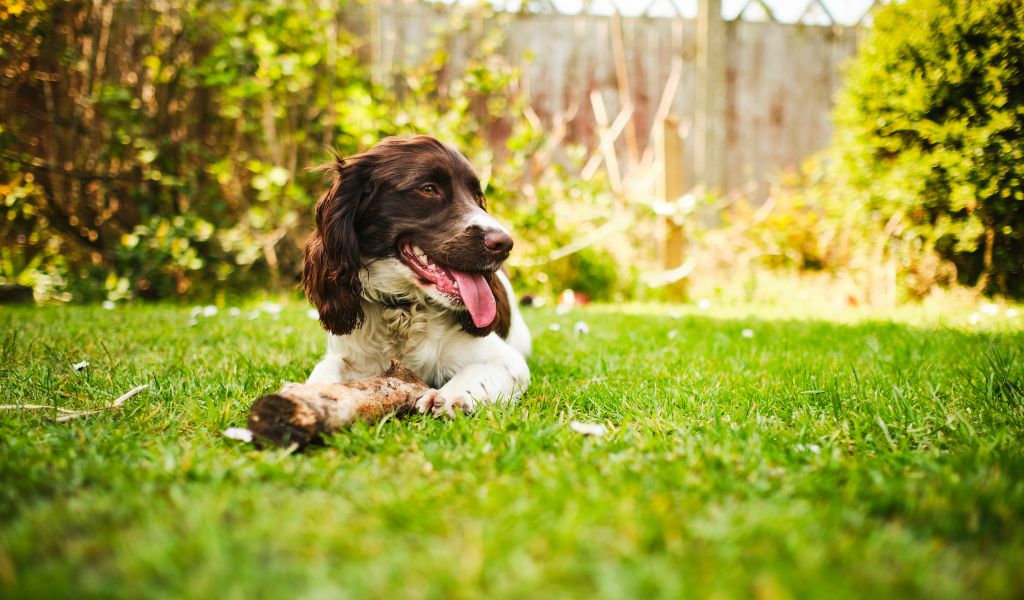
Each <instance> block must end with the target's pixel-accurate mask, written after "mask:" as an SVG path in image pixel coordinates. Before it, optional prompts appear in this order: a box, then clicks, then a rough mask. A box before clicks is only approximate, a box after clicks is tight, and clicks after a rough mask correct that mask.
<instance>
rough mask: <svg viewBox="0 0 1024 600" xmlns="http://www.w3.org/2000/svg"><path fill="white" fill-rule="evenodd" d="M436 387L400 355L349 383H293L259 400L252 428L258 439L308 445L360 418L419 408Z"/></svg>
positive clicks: (251, 418)
mask: <svg viewBox="0 0 1024 600" xmlns="http://www.w3.org/2000/svg"><path fill="white" fill-rule="evenodd" d="M429 389H430V386H428V385H427V384H426V383H424V382H423V380H422V379H420V378H419V377H417V376H416V374H415V373H413V372H412V371H410V370H409V369H407V368H406V367H404V366H403V365H402V364H401V363H399V362H398V361H397V360H394V359H392V360H391V366H390V367H389V368H388V370H387V371H385V372H384V373H382V374H381V375H379V376H377V377H371V378H370V379H360V380H358V381H349V382H346V383H335V384H323V383H290V384H288V385H286V386H284V388H282V389H281V391H279V392H277V393H274V394H267V395H266V396H262V397H261V398H259V399H257V400H256V401H255V402H253V405H252V408H251V409H250V410H249V423H248V425H249V431H251V432H252V434H253V437H254V441H256V442H257V443H258V442H269V443H272V444H274V445H277V446H283V447H287V446H291V445H296V446H297V447H299V448H302V447H304V446H306V445H307V444H309V443H310V442H313V441H314V440H316V439H318V438H319V437H320V436H321V435H324V434H329V433H333V432H335V431H339V430H341V429H344V428H345V427H348V426H349V425H351V424H352V423H354V422H356V421H366V422H374V421H379V420H380V419H382V418H384V417H385V416H387V415H389V414H393V413H403V412H408V411H410V410H413V408H414V407H415V404H416V400H417V399H419V397H420V396H422V395H423V394H425V393H426V392H427V390H429Z"/></svg>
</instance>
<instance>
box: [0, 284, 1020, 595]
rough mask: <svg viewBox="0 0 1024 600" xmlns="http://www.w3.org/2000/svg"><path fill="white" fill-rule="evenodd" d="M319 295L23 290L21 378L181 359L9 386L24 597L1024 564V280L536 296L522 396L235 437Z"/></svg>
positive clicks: (463, 588) (953, 586) (835, 588)
mask: <svg viewBox="0 0 1024 600" xmlns="http://www.w3.org/2000/svg"><path fill="white" fill-rule="evenodd" d="M275 304H280V305H279V306H278V307H277V308H275ZM307 309H308V307H307V305H305V304H303V303H300V302H295V301H285V302H283V303H270V304H261V303H259V302H253V303H249V304H245V305H239V307H238V310H237V311H233V310H231V307H230V306H223V307H219V309H218V310H216V311H212V310H205V311H204V310H203V309H202V307H200V310H199V311H198V312H195V311H193V310H192V309H191V308H190V307H173V306H166V305H142V304H128V305H117V306H115V307H114V308H113V309H112V310H104V309H103V308H102V307H100V306H94V307H53V308H16V309H11V308H4V309H2V312H0V323H2V325H3V329H4V331H6V332H7V333H6V334H4V338H3V340H2V341H3V346H2V349H0V352H2V357H3V362H2V365H3V366H2V373H0V382H2V385H3V389H4V392H5V393H4V395H5V402H8V403H11V402H13V403H30V402H31V403H40V404H55V405H58V406H62V407H68V408H75V409H85V408H95V407H97V406H100V405H103V404H105V403H107V402H109V401H111V400H113V399H114V398H116V397H117V396H119V395H121V394H122V393H123V392H125V391H127V390H128V389H131V388H132V387H134V386H136V385H139V384H142V383H149V384H151V385H152V388H151V389H149V390H146V391H144V392H143V393H141V394H140V395H139V396H137V397H135V398H133V399H132V400H130V401H128V402H127V403H126V405H125V407H124V409H123V411H122V412H112V413H110V414H102V415H97V416H95V417H90V418H87V419H82V420H79V421H76V422H72V423H67V424H56V423H53V422H51V421H50V420H49V418H48V417H50V416H52V415H50V414H47V413H46V412H45V411H44V412H37V411H6V412H4V413H3V414H0V452H2V461H0V515H3V516H2V517H0V591H2V592H3V595H4V596H20V597H41V596H58V595H101V596H111V595H113V596H127V597H133V596H139V595H168V596H191V597H211V596H252V595H271V596H275V595H284V594H295V593H301V594H305V595H314V594H315V595H329V596H358V595H374V596H388V597H393V596H402V597H423V596H431V597H441V596H443V597H447V596H484V595H486V596H498V597H522V596H536V595H544V596H545V597H548V596H556V597H568V596H572V597H578V596H580V595H596V596H600V597H623V596H627V597H638V596H644V597H646V596H679V595H694V596H707V595H710V594H714V593H721V594H725V595H729V596H750V595H757V596H763V597H779V596H786V595H796V596H808V595H810V596H828V597H835V596H846V597H863V596H866V595H876V594H883V595H914V596H929V597H955V596H963V595H968V594H970V595H984V596H992V597H1013V596H1018V595H1019V594H1020V593H1021V591H1022V590H1024V579H1022V575H1021V572H1020V570H1019V569H1017V568H1016V567H1015V566H1014V565H1018V564H1021V561H1022V560H1024V531H1022V529H1021V527H1020V525H1019V523H1020V521H1021V514H1022V504H1024V485H1022V484H1021V481H1022V479H1024V477H1022V476H1024V459H1022V455H1021V452H1020V442H1019V440H1020V438H1021V434H1022V423H1024V420H1022V410H1021V409H1022V400H1024V365H1022V362H1021V359H1022V349H1024V319H1022V318H1021V317H1020V316H1019V314H1018V315H1013V316H1011V314H1012V313H1010V311H1011V310H1013V307H1006V306H1001V307H998V311H997V312H995V313H993V311H992V309H985V311H984V312H982V311H981V310H980V309H967V308H960V309H956V310H949V311H944V312H943V311H938V312H929V310H919V311H915V309H900V310H899V311H895V312H885V313H883V312H878V311H869V310H866V309H858V310H851V311H847V312H844V313H843V314H842V315H829V319H828V320H822V319H821V318H820V315H819V316H815V314H817V313H809V312H808V311H806V310H804V311H801V310H800V308H799V307H791V308H788V309H762V308H754V307H718V306H713V305H707V304H705V308H700V307H697V306H694V307H685V308H683V307H671V306H659V307H648V306H639V305H627V306H622V307H618V306H590V307H584V308H581V309H576V310H573V311H571V312H569V313H567V314H562V315H556V314H555V312H554V311H553V310H546V309H544V310H540V309H530V310H527V312H526V318H527V321H528V322H529V324H530V326H531V329H532V330H533V332H534V335H535V354H534V356H533V357H532V358H531V368H532V369H533V380H534V382H533V386H532V388H531V389H530V392H529V393H528V394H527V395H526V397H525V398H524V399H523V400H522V401H521V402H520V403H519V404H518V405H515V406H501V407H495V408H492V409H489V410H485V411H483V412H481V413H479V414H476V415H473V416H471V417H468V418H461V419H458V420H456V421H452V422H448V421H436V420H433V419H430V418H424V417H420V416H412V417H408V418H402V419H397V420H394V419H392V420H389V421H387V422H385V423H382V424H379V425H373V426H369V425H360V426H357V427H355V428H353V429H351V430H349V431H346V432H345V433H343V434H340V435H337V436H335V437H333V438H331V439H329V440H328V441H327V444H326V446H325V447H321V448H316V449H312V450H311V451H309V452H306V453H304V454H301V455H287V454H286V453H284V452H281V451H268V452H259V451H255V450H253V449H251V447H249V446H247V445H245V444H241V443H238V442H235V441H232V440H229V439H227V438H225V437H223V436H222V435H221V432H222V431H223V430H224V429H225V428H227V427H229V426H233V425H240V424H242V423H244V419H245V415H246V413H247V410H248V406H249V404H250V403H251V402H252V400H253V399H255V398H256V397H257V396H259V395H261V394H263V393H265V392H266V391H268V390H272V389H275V388H276V387H278V386H280V384H281V382H282V381H294V380H302V379H303V378H304V377H305V375H306V374H307V372H308V370H309V369H310V368H311V367H312V365H313V364H314V362H315V360H316V358H317V355H318V354H319V352H320V351H321V349H322V345H323V339H322V335H321V332H320V330H319V325H318V323H317V322H316V321H315V320H313V319H311V318H310V316H309V315H308V314H307ZM975 312H978V313H979V314H983V315H984V316H983V317H982V318H980V319H979V320H978V322H974V323H972V322H971V318H970V315H972V314H974V313H975ZM940 313H941V314H940ZM579 322H584V323H586V324H587V328H586V332H585V333H584V332H583V331H582V330H581V329H580V328H578V327H575V325H576V324H577V323H579ZM555 324H557V325H559V327H558V328H557V330H553V328H551V327H550V326H551V325H555ZM745 331H750V332H751V333H750V334H749V335H746V334H745V333H744V332H745ZM82 361H88V363H89V365H88V366H87V367H84V368H82V369H81V370H80V371H76V370H75V369H74V368H73V365H75V363H80V362H82ZM574 420H578V421H583V422H588V423H595V424H603V425H604V426H605V427H606V428H607V432H606V433H605V434H604V435H603V436H600V437H585V436H582V435H579V434H578V433H576V432H574V431H573V430H572V429H571V428H570V423H571V422H572V421H574Z"/></svg>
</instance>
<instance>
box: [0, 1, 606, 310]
mask: <svg viewBox="0 0 1024 600" xmlns="http://www.w3.org/2000/svg"><path fill="white" fill-rule="evenodd" d="M368 10H369V9H367V8H365V7H362V6H361V5H360V4H359V3H356V2H354V1H350V2H340V3H335V2H326V3H325V2H321V1H319V0H293V1H287V2H285V1H281V0H271V1H267V0H232V1H227V0H212V1H201V0H172V1H170V2H154V1H152V0H140V1H139V2H130V3H113V4H110V3H107V4H104V3H92V2H82V1H81V0H29V1H19V2H14V3H10V4H8V5H5V7H4V8H0V203H2V204H3V206H4V210H5V212H6V214H5V219H4V221H3V222H2V223H0V238H2V240H3V248H4V250H3V252H2V253H0V283H4V282H16V283H20V284H24V285H32V286H34V287H35V288H36V292H37V295H40V296H43V297H51V298H58V299H62V300H70V299H96V298H109V299H121V298H128V297H145V298H159V297H168V296H201V297H202V296H212V295H216V294H218V293H219V292H222V291H223V290H224V288H236V289H241V290H244V289H245V288H246V287H247V286H259V287H261V288H267V287H271V288H272V287H274V286H275V285H277V284H280V285H281V286H288V285H289V284H291V283H292V282H293V281H294V280H295V278H296V277H297V274H298V273H299V272H300V269H301V261H302V244H303V241H304V239H305V237H306V236H307V235H308V234H309V231H310V228H311V221H312V206H313V204H314V203H315V201H316V198H317V197H318V196H319V195H320V194H321V193H322V192H323V190H324V189H325V186H326V183H325V181H324V178H323V176H322V175H321V174H319V173H312V172H310V171H309V170H308V167H311V166H314V165H316V164H318V163H321V162H324V161H325V160H326V159H327V158H328V157H329V156H330V153H329V152H328V151H327V149H326V147H328V146H330V147H333V148H335V149H336V150H337V151H338V152H339V153H341V154H343V155H348V154H353V153H355V152H358V151H360V150H363V149H366V148H367V147H369V146H370V145H372V144H374V143H376V142H377V141H378V140H380V139H381V138H383V137H385V136H388V135H401V134H411V133H418V132H419V131H420V130H419V129H418V128H424V130H426V131H427V132H429V133H431V134H432V135H435V136H436V137H438V138H441V139H443V140H445V141H448V142H452V143H454V144H456V145H457V146H458V147H459V148H460V149H462V150H463V151H464V152H465V153H466V155H467V156H468V157H469V158H470V160H471V161H472V162H473V163H474V164H475V165H476V166H477V167H478V169H479V170H480V172H481V174H482V175H483V176H484V177H485V179H486V180H487V181H486V184H487V186H488V189H487V192H488V196H489V197H490V198H491V200H492V202H493V203H492V207H493V209H494V211H495V212H496V213H497V214H498V216H499V218H502V219H504V220H505V221H506V222H508V223H509V224H511V225H512V226H513V228H514V229H515V230H516V232H517V240H516V242H517V243H516V258H517V259H520V260H523V261H524V263H525V264H535V263H537V261H536V260H534V258H535V257H536V256H538V255H541V256H542V255H547V254H548V253H550V251H551V250H552V248H554V247H557V246H560V245H563V244H565V243H566V242H567V240H568V239H571V238H572V236H573V228H572V227H571V226H570V227H565V226H559V227H556V226H555V224H554V219H555V216H554V212H553V211H552V210H551V208H552V206H553V205H554V204H555V203H556V202H557V201H558V200H560V199H561V198H563V197H564V195H565V194H564V192H565V190H567V189H569V190H571V189H576V188H580V189H587V188H586V185H581V184H577V182H576V181H575V180H574V178H572V177H564V173H562V172H561V171H560V170H559V166H558V165H557V164H555V163H553V162H552V163H546V164H541V163H538V162H537V161H536V160H534V159H533V156H534V155H535V154H536V152H537V150H538V148H539V147H540V146H541V145H542V144H543V143H544V141H545V137H544V135H543V133H542V132H541V131H540V130H539V128H538V127H537V126H535V125H534V124H532V123H531V122H529V121H528V119H526V117H525V116H524V113H525V111H524V107H525V105H524V102H525V99H524V97H523V94H522V93H521V90H520V88H519V86H518V76H519V74H518V71H517V70H516V69H515V68H513V67H512V66H511V65H509V64H508V63H507V62H505V61H503V60H502V59H501V58H499V56H498V54H497V52H496V50H497V48H499V47H500V45H501V43H502V37H501V26H500V22H501V18H502V17H500V16H497V15H495V14H494V12H493V11H492V10H490V9H488V8H487V7H480V8H468V7H445V8H443V9H440V10H444V11H446V12H447V13H449V14H450V15H451V18H452V23H451V27H447V28H445V31H447V32H451V31H455V29H456V28H458V27H463V28H468V27H469V23H471V22H475V19H465V18H464V17H465V16H466V14H472V15H474V16H486V17H488V18H487V19H486V20H485V22H486V23H488V24H489V25H488V27H485V28H483V30H482V31H481V32H480V33H479V34H478V39H477V40H475V43H473V44H470V46H469V47H470V48H471V50H470V55H469V56H466V57H464V59H465V61H464V64H465V68H464V69H462V70H460V72H458V73H452V72H450V71H451V67H450V62H451V61H450V60H449V57H448V56H447V55H446V53H445V51H444V47H445V45H444V44H438V50H437V51H436V52H433V53H432V54H431V55H430V56H429V57H428V58H427V59H426V60H425V61H423V63H422V64H415V65H395V69H396V72H397V73H400V74H401V75H402V77H397V78H396V79H397V83H396V84H395V85H391V84H386V82H375V81H374V80H373V78H372V77H371V73H370V70H371V69H370V66H369V65H370V64H371V62H370V60H369V54H370V48H369V45H368V44H367V43H366V41H365V40H364V39H363V38H362V37H361V36H360V35H359V33H358V32H359V31H361V30H362V29H361V28H365V23H364V22H363V21H364V20H365V17H366V16H367V15H366V12H367V11H368ZM467 11H480V12H472V13H469V12H467ZM460 15H461V17H462V18H460ZM101 42H102V43H101ZM442 77H443V78H445V79H442ZM494 132H502V134H501V135H500V136H495V135H494ZM523 190H529V192H528V193H522V191H523ZM589 198H590V197H589V196H587V197H581V199H580V200H579V202H581V203H586V202H590V201H591V200H590V199H589ZM540 268H541V267H522V268H513V271H514V272H515V274H516V275H518V276H521V277H524V278H526V279H530V277H531V276H533V275H539V274H540ZM605 275H606V277H604V279H601V280H600V281H601V285H603V286H606V287H610V286H611V285H612V283H613V282H610V281H608V277H607V275H608V274H607V273H605ZM566 277H568V275H566ZM558 279H559V278H558V277H551V278H549V279H548V285H550V286H551V287H552V288H554V289H556V290H560V289H561V288H562V287H565V286H568V285H570V284H571V283H572V282H569V281H559V280H558ZM561 279H565V277H562V278H561Z"/></svg>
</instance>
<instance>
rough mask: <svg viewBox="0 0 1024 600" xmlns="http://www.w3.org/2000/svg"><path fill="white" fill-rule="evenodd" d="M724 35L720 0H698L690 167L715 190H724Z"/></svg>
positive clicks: (717, 192)
mask: <svg viewBox="0 0 1024 600" xmlns="http://www.w3.org/2000/svg"><path fill="white" fill-rule="evenodd" d="M725 37H726V31H725V21H724V20H723V19H722V0H698V3H697V90H696V100H697V111H696V115H695V117H696V118H695V119H694V129H695V132H694V133H695V134H696V137H695V139H694V171H695V173H696V176H697V183H698V184H699V185H701V186H703V187H704V188H705V189H706V190H707V191H708V192H712V193H716V194H720V193H723V192H724V191H725V190H724V187H725V176H724V175H725V169H724V166H725V165H724V159H725V128H726V121H725V117H726V113H725V109H726V107H725V102H726V95H725V94H726V90H725V85H726V82H725V68H726V61H727V56H726V53H727V52H728V48H727V45H726V39H725Z"/></svg>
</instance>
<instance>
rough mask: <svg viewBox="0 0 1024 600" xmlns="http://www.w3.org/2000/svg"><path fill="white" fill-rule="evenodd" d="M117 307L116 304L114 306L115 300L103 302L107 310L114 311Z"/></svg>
mask: <svg viewBox="0 0 1024 600" xmlns="http://www.w3.org/2000/svg"><path fill="white" fill-rule="evenodd" d="M115 306H117V305H116V304H114V301H113V300H104V301H103V308H104V309H105V310H114V307H115Z"/></svg>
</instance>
